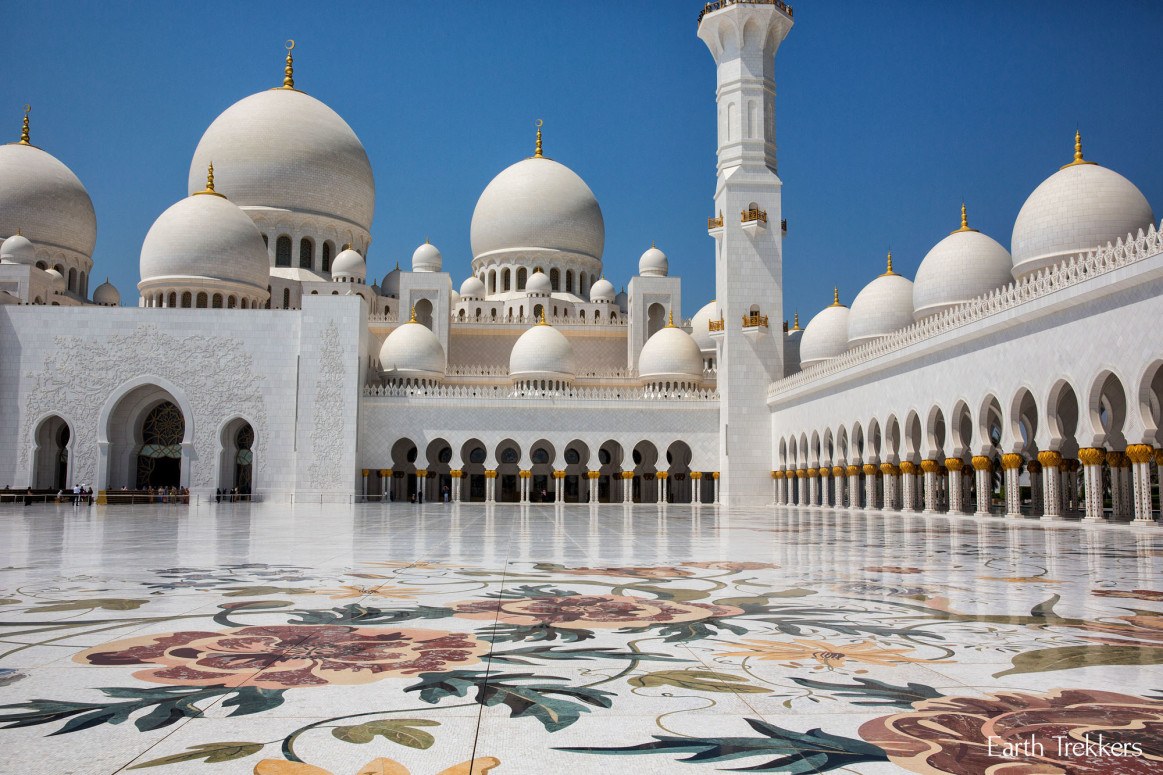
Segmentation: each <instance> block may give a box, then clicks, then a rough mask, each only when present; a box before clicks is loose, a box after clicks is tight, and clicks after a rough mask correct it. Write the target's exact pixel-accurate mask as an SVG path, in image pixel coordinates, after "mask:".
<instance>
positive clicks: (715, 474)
mask: <svg viewBox="0 0 1163 775" xmlns="http://www.w3.org/2000/svg"><path fill="white" fill-rule="evenodd" d="M711 481H713V482H714V483H715V505H716V506H718V505H719V472H718V471H715V472H713V473H712V474H711Z"/></svg>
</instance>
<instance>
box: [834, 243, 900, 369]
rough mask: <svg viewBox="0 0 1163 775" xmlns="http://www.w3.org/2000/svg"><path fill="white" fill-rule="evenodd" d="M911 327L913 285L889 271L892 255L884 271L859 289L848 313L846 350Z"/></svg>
mask: <svg viewBox="0 0 1163 775" xmlns="http://www.w3.org/2000/svg"><path fill="white" fill-rule="evenodd" d="M912 323H913V284H912V282H911V281H910V280H909V279H908V278H906V277H902V276H901V275H899V274H897V273H896V272H895V271H893V268H892V253H891V252H890V253H889V254H888V262H887V269H886V270H885V271H884V273H883V274H881V275H880V276H878V277H877V278H876V279H875V280H873V281H872V282H870V283H869V284H868V285H866V286H864V288H863V289H861V291H860V293H858V294H856V298H855V299H853V300H852V308H851V309H850V310H849V311H848V346H849V347H857V346H859V345H862V344H864V343H865V342H871V341H873V340H874V339H879V338H880V337H882V336H885V335H887V334H891V333H892V332H893V331H898V330H900V329H902V328H904V327H905V326H909V325H912Z"/></svg>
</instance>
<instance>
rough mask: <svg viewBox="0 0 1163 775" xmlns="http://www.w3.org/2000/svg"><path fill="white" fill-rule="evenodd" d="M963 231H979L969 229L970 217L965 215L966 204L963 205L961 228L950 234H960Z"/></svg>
mask: <svg viewBox="0 0 1163 775" xmlns="http://www.w3.org/2000/svg"><path fill="white" fill-rule="evenodd" d="M963 231H977V229H971V228H969V217H968V216H967V215H966V214H965V203H964V202H962V203H961V228H960V229H954V230H953V231H951V232H949V233H950V234H960V233H961V232H963Z"/></svg>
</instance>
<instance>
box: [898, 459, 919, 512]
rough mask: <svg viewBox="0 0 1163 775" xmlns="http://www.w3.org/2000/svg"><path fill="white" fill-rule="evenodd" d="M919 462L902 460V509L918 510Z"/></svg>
mask: <svg viewBox="0 0 1163 775" xmlns="http://www.w3.org/2000/svg"><path fill="white" fill-rule="evenodd" d="M916 477H917V464H916V463H914V462H912V461H911V460H902V461H901V511H916V510H917V502H916V501H917V482H916Z"/></svg>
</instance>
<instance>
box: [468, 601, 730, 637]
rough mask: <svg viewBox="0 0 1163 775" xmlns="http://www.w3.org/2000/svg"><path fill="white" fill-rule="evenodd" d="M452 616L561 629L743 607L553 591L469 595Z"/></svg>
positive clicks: (643, 622)
mask: <svg viewBox="0 0 1163 775" xmlns="http://www.w3.org/2000/svg"><path fill="white" fill-rule="evenodd" d="M452 609H453V611H454V612H455V615H456V616H459V617H462V618H465V619H484V620H487V621H490V622H491V621H493V620H494V619H496V621H498V622H500V623H502V624H515V625H523V626H532V625H546V626H550V627H557V628H561V629H567V630H568V629H577V630H581V629H585V630H592V629H617V628H620V627H650V626H653V625H657V624H673V623H677V622H695V621H700V620H702V619H711V618H719V617H724V616H738V615H739V614H742V613H743V609H742V608H738V607H737V606H733V605H712V604H710V603H679V602H672V601H667V600H652V599H648V598H642V597H627V596H622V595H556V596H546V597H534V598H521V599H519V600H472V601H469V602H466V603H459V604H457V605H454V606H452Z"/></svg>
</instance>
